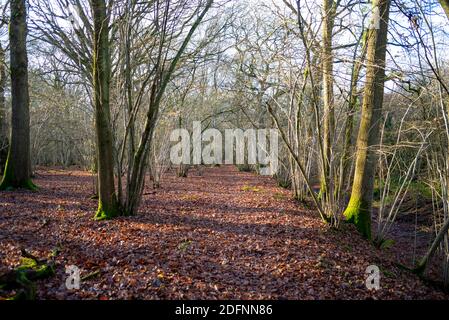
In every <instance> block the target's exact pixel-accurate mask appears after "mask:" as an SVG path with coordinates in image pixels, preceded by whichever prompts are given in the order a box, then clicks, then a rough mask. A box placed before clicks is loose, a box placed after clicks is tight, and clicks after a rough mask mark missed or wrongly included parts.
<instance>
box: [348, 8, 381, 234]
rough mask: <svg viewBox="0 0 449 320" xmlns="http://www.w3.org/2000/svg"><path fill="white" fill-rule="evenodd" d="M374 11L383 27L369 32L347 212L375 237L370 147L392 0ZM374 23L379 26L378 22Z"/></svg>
mask: <svg viewBox="0 0 449 320" xmlns="http://www.w3.org/2000/svg"><path fill="white" fill-rule="evenodd" d="M373 9H375V10H373V12H376V11H377V10H376V9H378V10H379V11H378V12H379V14H380V21H379V28H378V29H376V28H372V29H370V30H369V32H368V52H367V72H366V84H365V93H364V99H363V105H362V117H361V122H360V128H359V134H358V137H357V155H356V167H355V174H354V183H353V186H352V193H351V199H350V201H349V204H348V207H347V208H346V210H345V212H344V215H345V217H346V219H347V220H348V221H349V222H353V223H354V224H355V225H356V226H357V229H358V230H359V231H360V233H361V234H362V235H363V236H364V237H366V238H368V239H371V211H372V200H373V188H374V173H375V163H376V155H375V153H373V152H372V151H371V150H369V148H370V147H372V146H374V145H375V144H377V142H378V140H379V122H380V120H381V116H382V104H383V95H384V85H385V58H386V49H387V37H388V18H389V11H390V1H389V0H374V1H373ZM373 25H376V23H374V24H373Z"/></svg>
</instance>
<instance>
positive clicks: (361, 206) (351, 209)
mask: <svg viewBox="0 0 449 320" xmlns="http://www.w3.org/2000/svg"><path fill="white" fill-rule="evenodd" d="M343 215H344V216H345V218H346V221H347V222H349V223H353V224H354V225H355V226H356V227H357V230H358V231H359V232H360V233H361V234H362V235H363V236H364V237H365V238H367V239H369V240H371V212H370V210H369V208H368V205H367V204H366V203H364V201H362V200H361V199H357V198H354V197H351V200H350V201H349V204H348V207H347V208H346V210H345V212H344V213H343Z"/></svg>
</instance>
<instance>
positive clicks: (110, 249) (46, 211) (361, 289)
mask: <svg viewBox="0 0 449 320" xmlns="http://www.w3.org/2000/svg"><path fill="white" fill-rule="evenodd" d="M35 182H36V184H38V185H39V186H40V187H41V190H40V192H39V193H30V192H26V191H16V192H7V193H1V194H0V273H2V272H4V271H6V270H8V269H11V268H13V267H16V266H17V265H18V264H19V261H20V254H21V253H20V249H21V248H25V249H27V250H28V251H30V252H32V253H33V254H34V255H36V256H40V257H46V256H48V254H49V253H50V252H51V251H52V250H55V249H58V250H59V251H60V252H59V254H58V255H57V258H56V265H57V267H56V275H55V276H54V277H53V278H51V279H47V280H42V281H40V282H39V283H38V290H37V296H38V298H40V299H367V298H368V299H370V298H374V299H432V298H435V299H447V296H445V295H444V294H443V293H441V292H440V291H439V290H437V289H435V288H433V287H429V286H428V285H427V284H425V283H423V282H422V281H421V280H419V279H418V278H417V277H415V276H414V275H412V274H410V273H408V272H406V271H403V270H401V269H399V268H398V267H396V266H395V263H394V260H395V259H396V258H395V257H396V256H397V254H396V253H395V252H390V251H391V250H390V251H388V250H387V251H386V250H378V249H375V248H374V247H373V246H372V245H370V244H369V243H367V242H366V241H364V240H362V239H361V238H360V237H359V236H358V234H357V232H355V231H354V229H353V228H352V227H351V226H343V227H342V228H341V229H339V230H335V229H330V228H327V227H326V226H323V224H322V223H321V222H320V219H319V218H318V217H317V214H316V213H315V212H314V211H313V210H312V209H306V208H304V207H301V205H299V204H298V203H297V202H295V201H294V200H292V199H291V198H290V195H289V191H288V190H284V189H282V188H279V187H277V185H276V183H275V182H274V181H273V180H272V179H270V178H268V177H260V176H255V175H253V174H251V173H241V172H238V171H237V170H236V169H235V168H233V167H220V168H208V169H204V172H203V175H202V176H199V175H197V174H196V171H192V172H191V176H190V177H189V178H186V179H181V178H176V177H175V176H174V175H173V174H169V175H168V176H167V177H166V178H165V180H164V181H163V184H162V189H159V190H152V189H151V188H147V190H146V191H145V196H144V201H143V203H142V207H141V210H140V214H139V215H138V216H135V217H129V218H119V219H116V220H113V221H106V222H95V221H93V220H92V217H93V215H94V211H95V208H96V200H92V199H90V198H91V196H92V193H93V186H92V183H93V179H92V176H91V174H89V173H86V172H82V171H74V170H72V171H62V170H50V169H41V170H39V171H38V175H37V178H36V179H35ZM148 185H149V183H148ZM373 264H375V265H378V266H379V267H380V268H381V270H382V275H381V282H380V284H381V289H380V290H379V291H377V292H372V291H369V290H367V288H366V286H365V279H366V276H367V275H366V274H365V271H366V268H367V267H368V266H369V265H373ZM68 265H76V266H78V267H79V268H80V269H81V271H82V274H81V276H86V275H91V276H90V277H88V278H89V279H87V280H85V281H83V282H82V284H81V288H80V290H77V291H68V290H67V289H66V287H65V281H66V278H67V276H68V275H67V274H66V273H65V267H66V266H68ZM92 274H93V275H92Z"/></svg>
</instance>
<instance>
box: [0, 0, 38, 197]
mask: <svg viewBox="0 0 449 320" xmlns="http://www.w3.org/2000/svg"><path fill="white" fill-rule="evenodd" d="M10 6H11V20H10V26H9V41H10V46H11V50H10V54H11V56H10V60H11V104H12V120H11V143H10V146H9V152H8V159H7V162H6V168H5V172H4V175H3V181H2V183H1V185H0V190H5V189H8V188H26V189H31V190H36V189H37V187H36V186H35V185H34V184H33V183H32V181H31V177H30V175H31V173H30V110H29V108H30V98H29V93H28V56H27V48H26V37H27V22H26V19H27V12H26V6H25V0H13V1H11V4H10Z"/></svg>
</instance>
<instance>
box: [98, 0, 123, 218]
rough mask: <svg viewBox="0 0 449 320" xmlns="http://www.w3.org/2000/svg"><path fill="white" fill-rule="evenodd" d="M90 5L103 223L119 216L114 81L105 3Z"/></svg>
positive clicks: (99, 186) (100, 205)
mask: <svg viewBox="0 0 449 320" xmlns="http://www.w3.org/2000/svg"><path fill="white" fill-rule="evenodd" d="M91 5H92V12H93V18H94V52H93V79H94V98H95V99H94V100H95V127H96V133H97V157H98V196H99V205H98V211H97V213H96V215H95V218H96V219H97V220H103V219H110V218H113V217H115V216H117V215H118V214H119V210H118V203H117V198H116V193H115V183H114V160H113V140H112V132H111V121H110V119H111V115H110V109H109V85H110V77H111V62H110V56H109V18H108V16H107V12H106V3H105V0H92V2H91Z"/></svg>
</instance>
